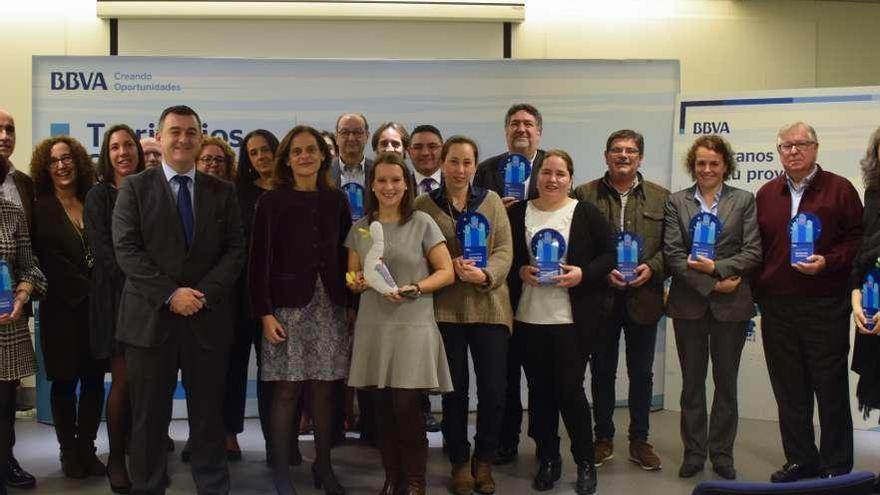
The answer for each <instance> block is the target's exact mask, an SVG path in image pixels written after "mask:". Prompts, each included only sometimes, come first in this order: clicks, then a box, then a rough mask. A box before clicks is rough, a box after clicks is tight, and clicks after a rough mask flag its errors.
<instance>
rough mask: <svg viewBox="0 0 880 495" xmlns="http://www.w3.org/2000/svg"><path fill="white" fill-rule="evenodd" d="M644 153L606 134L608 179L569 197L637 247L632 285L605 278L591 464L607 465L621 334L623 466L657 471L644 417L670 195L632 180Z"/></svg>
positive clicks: (637, 138)
mask: <svg viewBox="0 0 880 495" xmlns="http://www.w3.org/2000/svg"><path fill="white" fill-rule="evenodd" d="M644 152H645V140H644V137H642V135H641V134H639V133H638V132H636V131H632V130H629V129H622V130H619V131H616V132H613V133H612V134H611V135H610V136H609V137H608V140H607V141H606V144H605V164H606V165H607V166H608V171H607V172H605V175H604V176H603V177H601V178H599V179H596V180H593V181H591V182H588V183H586V184H582V185H580V186H578V187H577V189H576V190H575V196H576V197H577V199H578V200H580V201H589V202H591V203H593V204H594V205H596V207H597V208H598V209H599V211H600V212H602V213H603V214H604V216H605V219H606V220H608V223H609V224H611V225H612V226H613V228H614V234H615V235H617V234H618V233H620V232H632V233H635V234H637V235H638V236H639V237H640V238H641V240H642V243H643V244H642V246H641V253H640V254H639V260H638V262H637V265H636V268H635V279H633V280H631V281H629V282H627V281H626V280H625V279H624V276H623V274H622V273H621V272H620V271H618V270H617V269H614V270H611V272H610V273H609V274H608V276H607V277H606V279H607V281H608V287H609V289H610V290H608V291H606V297H605V298H604V301H603V303H604V306H605V308H606V310H607V312H608V314H609V315H610V318H609V319H608V321H607V326H606V327H605V330H606V331H605V332H603V333H602V337H601V339H600V340H598V341H597V342H596V346H595V348H594V352H593V355H592V359H591V360H590V370H591V375H592V389H593V413H594V416H595V421H596V427H595V433H596V444H595V456H596V459H595V463H596V466H597V467H598V466H601V465H602V464H604V463H605V462H607V461H610V460H611V459H613V458H614V441H613V440H614V405H615V402H616V397H615V387H614V381H615V379H616V377H617V358H618V344H619V342H620V333H621V331H622V332H623V335H624V337H625V339H626V371H627V376H628V377H629V396H628V397H627V400H628V403H629V420H630V424H629V459H630V460H631V461H633V462H635V463H636V464H638V465H639V466H640V467H641V468H642V469H644V470H646V471H656V470H659V469H660V468H661V462H660V457H659V456H657V453H656V452H655V451H654V447H653V446H652V445H651V444H649V443H648V415H649V413H650V412H651V397H652V396H653V389H654V372H653V369H654V346H655V344H656V341H657V322H658V321H659V320H660V317H661V316H663V279H665V278H666V273H665V271H664V267H663V249H662V248H663V219H664V205H665V204H666V198H667V197H668V196H669V191H668V190H666V189H665V188H663V187H661V186H658V185H657V184H654V183H653V182H648V181H646V180H645V179H644V178H643V177H642V174H641V173H640V172H639V166H640V165H641V164H642V157H643V156H644Z"/></svg>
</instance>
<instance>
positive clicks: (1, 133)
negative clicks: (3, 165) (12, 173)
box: [0, 108, 15, 160]
mask: <svg viewBox="0 0 880 495" xmlns="http://www.w3.org/2000/svg"><path fill="white" fill-rule="evenodd" d="M13 151H15V119H13V118H12V114H11V113H9V112H7V111H6V110H3V109H2V108H0V156H2V157H3V158H6V159H7V160H8V159H9V157H10V156H12V152H13Z"/></svg>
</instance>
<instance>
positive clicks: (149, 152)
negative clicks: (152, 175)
mask: <svg viewBox="0 0 880 495" xmlns="http://www.w3.org/2000/svg"><path fill="white" fill-rule="evenodd" d="M141 147H142V148H143V149H144V167H145V168H153V167H158V166H159V165H162V147H161V146H160V145H159V142H158V141H156V138H151V137H149V136H147V137H143V138H141Z"/></svg>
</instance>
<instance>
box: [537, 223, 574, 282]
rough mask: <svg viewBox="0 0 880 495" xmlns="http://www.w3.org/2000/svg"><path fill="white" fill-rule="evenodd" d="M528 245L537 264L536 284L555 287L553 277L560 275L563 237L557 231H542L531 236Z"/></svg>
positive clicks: (563, 246) (563, 251) (563, 250)
mask: <svg viewBox="0 0 880 495" xmlns="http://www.w3.org/2000/svg"><path fill="white" fill-rule="evenodd" d="M530 245H531V248H532V255H533V256H534V257H535V262H536V263H537V264H538V283H539V284H542V285H556V283H557V282H556V280H554V279H553V277H555V276H557V275H561V274H562V269H561V268H560V267H559V263H560V262H561V261H562V258H563V257H564V256H565V247H566V246H565V237H563V236H562V234H561V233H559V231H557V230H553V229H542V230H539V231H538V232H536V233H535V235H534V236H532V241H531V243H530Z"/></svg>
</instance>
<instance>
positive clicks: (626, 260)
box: [617, 231, 643, 283]
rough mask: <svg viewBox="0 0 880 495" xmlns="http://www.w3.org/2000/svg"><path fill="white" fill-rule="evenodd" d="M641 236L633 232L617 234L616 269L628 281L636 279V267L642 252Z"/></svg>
mask: <svg viewBox="0 0 880 495" xmlns="http://www.w3.org/2000/svg"><path fill="white" fill-rule="evenodd" d="M642 246H643V244H642V238H641V237H639V235H638V234H636V233H635V232H627V231H623V232H621V233H619V234H617V271H619V272H620V274H621V275H623V280H624V281H626V283H630V282H632V281H633V280H635V279H636V267H637V266H638V265H639V256H640V255H641V254H642Z"/></svg>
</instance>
